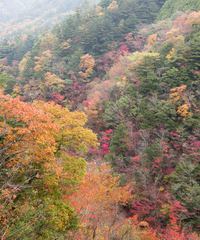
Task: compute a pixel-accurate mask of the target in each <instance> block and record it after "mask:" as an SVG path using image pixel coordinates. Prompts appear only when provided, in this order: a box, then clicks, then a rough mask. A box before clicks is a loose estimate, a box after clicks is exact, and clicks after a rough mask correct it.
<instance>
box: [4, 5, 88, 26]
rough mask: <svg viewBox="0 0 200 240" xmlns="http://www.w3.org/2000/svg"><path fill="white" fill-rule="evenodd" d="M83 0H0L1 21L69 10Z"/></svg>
mask: <svg viewBox="0 0 200 240" xmlns="http://www.w3.org/2000/svg"><path fill="white" fill-rule="evenodd" d="M83 2H84V1H83V0H9V1H7V0H0V21H1V22H5V21H10V20H20V19H24V18H34V17H39V16H40V15H43V14H44V13H45V12H46V11H48V13H51V12H54V13H58V12H69V11H72V10H74V9H75V8H77V7H78V6H79V5H80V4H81V3H83Z"/></svg>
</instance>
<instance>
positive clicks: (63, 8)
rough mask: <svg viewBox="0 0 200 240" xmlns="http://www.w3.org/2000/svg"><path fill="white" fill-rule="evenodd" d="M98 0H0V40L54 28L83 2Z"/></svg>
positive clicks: (95, 0)
mask: <svg viewBox="0 0 200 240" xmlns="http://www.w3.org/2000/svg"><path fill="white" fill-rule="evenodd" d="M97 2H98V0H87V1H86V0H0V41H2V40H4V39H5V38H10V37H14V36H17V35H18V36H19V35H21V33H23V34H26V33H28V34H29V33H34V32H36V31H37V32H38V31H40V30H41V31H42V30H44V29H45V28H52V27H53V26H54V25H55V24H56V23H58V22H59V21H60V20H62V19H63V18H64V17H65V16H67V15H68V14H71V13H73V11H75V10H76V9H77V8H80V7H81V6H82V5H83V4H86V3H87V4H95V3H97Z"/></svg>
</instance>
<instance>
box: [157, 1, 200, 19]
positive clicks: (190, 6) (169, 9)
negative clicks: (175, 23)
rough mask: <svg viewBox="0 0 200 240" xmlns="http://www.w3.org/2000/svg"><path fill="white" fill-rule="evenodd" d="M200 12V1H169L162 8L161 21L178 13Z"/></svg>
mask: <svg viewBox="0 0 200 240" xmlns="http://www.w3.org/2000/svg"><path fill="white" fill-rule="evenodd" d="M198 10H200V1H199V0H176V1H173V0H167V1H166V2H165V4H164V6H163V7H162V9H161V11H160V14H159V16H158V18H159V19H165V18H169V17H173V16H174V14H176V13H177V12H178V11H179V12H180V11H182V12H184V11H198Z"/></svg>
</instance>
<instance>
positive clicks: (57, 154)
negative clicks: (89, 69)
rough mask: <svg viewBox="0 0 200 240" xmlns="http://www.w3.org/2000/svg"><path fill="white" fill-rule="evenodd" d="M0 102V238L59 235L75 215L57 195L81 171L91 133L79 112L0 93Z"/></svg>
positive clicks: (68, 189) (70, 187)
mask: <svg viewBox="0 0 200 240" xmlns="http://www.w3.org/2000/svg"><path fill="white" fill-rule="evenodd" d="M0 103H1V104H0V172H1V175H0V226H1V227H0V238H1V239H25V238H27V239H55V238H57V237H59V236H60V235H62V236H64V234H65V233H66V232H67V231H68V229H71V228H73V227H75V226H76V222H77V220H76V214H75V212H74V210H73V209H72V208H71V207H70V205H69V202H68V201H66V200H65V199H64V198H63V196H64V195H66V194H70V193H71V192H72V191H73V190H74V188H75V186H76V185H77V184H78V183H79V181H80V180H81V179H82V177H83V176H84V174H85V168H86V164H85V160H84V157H85V156H86V153H87V151H88V148H89V147H90V146H91V147H94V146H96V136H95V134H94V133H93V132H92V131H91V130H89V129H87V128H85V126H84V125H85V123H86V121H87V119H86V116H85V115H84V114H83V113H81V112H70V111H69V110H68V109H66V108H63V107H61V106H58V105H56V104H54V103H44V102H35V103H33V104H30V103H24V102H22V101H20V99H19V98H14V99H13V98H11V97H10V96H5V95H3V94H2V93H0Z"/></svg>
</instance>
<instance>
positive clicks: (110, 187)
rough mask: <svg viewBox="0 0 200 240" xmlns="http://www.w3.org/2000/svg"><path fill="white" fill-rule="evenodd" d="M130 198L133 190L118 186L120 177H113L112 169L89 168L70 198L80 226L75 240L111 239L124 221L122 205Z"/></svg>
mask: <svg viewBox="0 0 200 240" xmlns="http://www.w3.org/2000/svg"><path fill="white" fill-rule="evenodd" d="M130 198H131V192H130V186H119V177H117V176H113V175H112V173H111V168H110V166H109V165H107V164H102V165H100V166H98V165H97V164H90V165H89V166H88V172H87V174H86V176H85V178H84V180H83V182H82V184H81V185H80V187H79V189H78V191H77V192H75V193H74V194H73V195H72V196H71V197H70V200H71V202H72V204H73V206H74V207H75V209H76V210H77V212H78V213H79V218H80V223H81V224H80V228H79V231H78V232H75V234H74V235H72V239H74V240H75V239H77V240H82V239H87V240H90V239H98V240H100V239H106V240H108V239H111V236H113V234H114V232H115V231H116V229H117V228H118V227H119V225H120V224H122V222H123V219H124V215H123V213H122V212H121V211H120V205H121V206H123V205H126V204H127V203H128V201H129V200H130Z"/></svg>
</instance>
